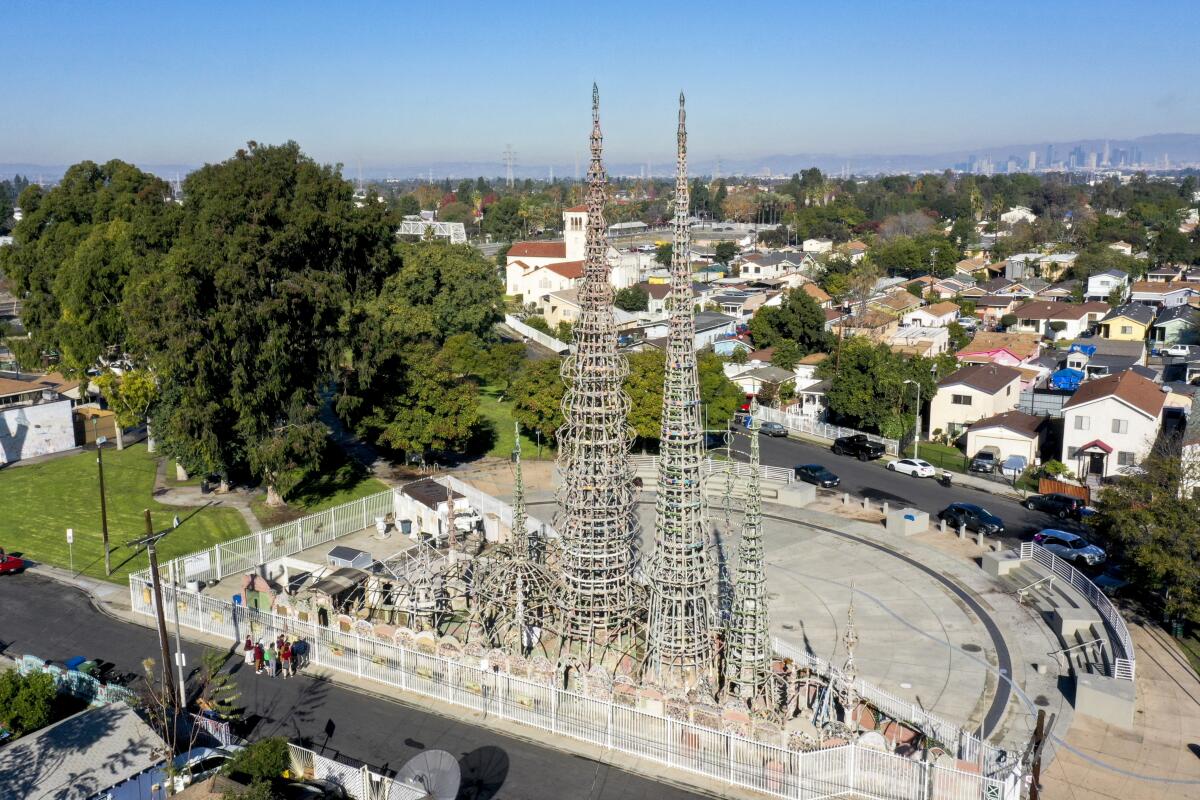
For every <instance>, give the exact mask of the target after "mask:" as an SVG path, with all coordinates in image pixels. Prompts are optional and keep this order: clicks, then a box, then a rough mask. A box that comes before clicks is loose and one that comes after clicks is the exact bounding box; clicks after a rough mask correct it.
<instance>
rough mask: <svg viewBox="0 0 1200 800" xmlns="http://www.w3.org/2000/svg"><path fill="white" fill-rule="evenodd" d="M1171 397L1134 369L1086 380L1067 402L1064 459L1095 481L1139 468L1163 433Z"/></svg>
mask: <svg viewBox="0 0 1200 800" xmlns="http://www.w3.org/2000/svg"><path fill="white" fill-rule="evenodd" d="M1166 400H1167V395H1166V394H1165V393H1164V392H1163V391H1162V388H1161V387H1160V386H1159V385H1158V384H1157V383H1155V382H1154V381H1152V380H1150V379H1149V378H1145V377H1143V376H1141V375H1139V374H1138V373H1137V372H1136V371H1135V370H1125V371H1124V372H1121V373H1118V374H1116V375H1111V376H1109V377H1107V378H1095V379H1093V380H1090V381H1084V383H1083V384H1082V385H1081V386H1080V387H1079V389H1078V390H1076V392H1075V394H1074V395H1072V396H1071V399H1070V400H1068V401H1067V402H1066V404H1065V405H1064V406H1063V442H1062V462H1063V463H1064V464H1066V465H1067V466H1069V467H1071V468H1072V469H1073V470H1074V471H1075V474H1076V475H1078V476H1079V477H1080V478H1082V479H1085V480H1088V481H1089V482H1091V483H1097V482H1099V481H1100V480H1101V479H1104V478H1108V477H1111V476H1114V475H1120V474H1126V473H1128V472H1130V471H1131V470H1133V469H1136V468H1137V466H1138V464H1140V463H1141V462H1142V460H1143V459H1145V458H1146V456H1148V455H1149V454H1150V451H1151V449H1152V448H1153V447H1154V442H1155V440H1156V439H1157V438H1158V432H1159V429H1160V428H1161V426H1162V412H1163V406H1164V405H1165V404H1166Z"/></svg>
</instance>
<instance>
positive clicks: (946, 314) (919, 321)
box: [903, 300, 960, 328]
mask: <svg viewBox="0 0 1200 800" xmlns="http://www.w3.org/2000/svg"><path fill="white" fill-rule="evenodd" d="M959 310H960V309H959V307H958V305H957V304H956V303H951V302H950V301H948V300H947V301H944V302H941V303H934V304H933V305H928V306H925V307H924V308H918V309H916V310H915V311H910V312H908V313H907V314H905V315H904V320H903V321H904V326H905V327H906V328H907V327H910V326H913V325H916V326H919V327H924V328H944V327H946V326H947V325H949V324H950V323H951V322H955V321H957V320H958V312H959Z"/></svg>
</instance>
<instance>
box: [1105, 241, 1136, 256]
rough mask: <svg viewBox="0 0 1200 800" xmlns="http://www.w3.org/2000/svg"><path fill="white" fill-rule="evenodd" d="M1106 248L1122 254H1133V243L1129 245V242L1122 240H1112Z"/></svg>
mask: <svg viewBox="0 0 1200 800" xmlns="http://www.w3.org/2000/svg"><path fill="white" fill-rule="evenodd" d="M1108 249H1109V250H1116V251H1117V252H1118V253H1120V254H1121V255H1123V256H1132V255H1133V245H1131V244H1130V243H1129V242H1124V241H1122V242H1113V243H1112V244H1110V245H1109V246H1108Z"/></svg>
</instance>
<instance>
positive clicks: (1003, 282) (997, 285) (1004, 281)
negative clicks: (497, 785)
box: [979, 275, 1016, 294]
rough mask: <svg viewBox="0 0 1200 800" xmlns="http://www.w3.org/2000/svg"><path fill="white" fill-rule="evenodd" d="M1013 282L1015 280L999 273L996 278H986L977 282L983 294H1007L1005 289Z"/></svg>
mask: <svg viewBox="0 0 1200 800" xmlns="http://www.w3.org/2000/svg"><path fill="white" fill-rule="evenodd" d="M1014 283H1016V281H1015V280H1013V279H1011V278H1006V277H1004V276H1003V275H1001V276H999V277H996V278H988V279H987V280H985V281H983V282H981V283H980V284H979V288H980V289H982V290H983V291H984V293H985V294H1009V292H1007V291H1006V290H1007V289H1008V287H1010V286H1012V285H1013V284H1014Z"/></svg>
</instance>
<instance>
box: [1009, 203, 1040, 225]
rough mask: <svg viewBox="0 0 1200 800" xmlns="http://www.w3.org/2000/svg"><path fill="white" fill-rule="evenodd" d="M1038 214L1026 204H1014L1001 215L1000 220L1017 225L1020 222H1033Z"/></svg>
mask: <svg viewBox="0 0 1200 800" xmlns="http://www.w3.org/2000/svg"><path fill="white" fill-rule="evenodd" d="M1036 219H1037V214H1035V213H1033V211H1031V210H1030V209H1028V208H1026V207H1025V206H1013V207H1012V208H1010V209H1009V210H1008V211H1005V212H1004V213H1003V214H1001V215H1000V221H1001V222H1003V223H1004V224H1005V225H1016V224H1017V223H1018V222H1033V221H1034V220H1036Z"/></svg>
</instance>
